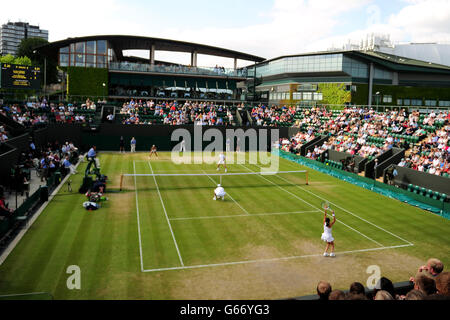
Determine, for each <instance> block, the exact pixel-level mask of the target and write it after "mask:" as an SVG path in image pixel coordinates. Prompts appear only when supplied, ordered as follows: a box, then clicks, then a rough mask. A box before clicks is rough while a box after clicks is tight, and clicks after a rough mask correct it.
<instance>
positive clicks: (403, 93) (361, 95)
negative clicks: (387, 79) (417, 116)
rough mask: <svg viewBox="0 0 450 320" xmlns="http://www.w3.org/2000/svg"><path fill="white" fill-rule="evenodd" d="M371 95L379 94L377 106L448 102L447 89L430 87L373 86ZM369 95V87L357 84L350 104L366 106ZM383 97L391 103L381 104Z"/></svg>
mask: <svg viewBox="0 0 450 320" xmlns="http://www.w3.org/2000/svg"><path fill="white" fill-rule="evenodd" d="M372 92H373V94H375V92H380V96H381V97H380V101H379V102H378V104H379V105H397V99H421V100H422V105H423V106H425V100H437V101H439V100H450V90H449V88H431V87H404V86H392V85H390V86H389V85H379V84H374V85H373V90H372ZM368 95H369V85H367V84H357V85H356V92H352V97H351V100H352V103H353V104H363V105H367V103H368ZM383 95H391V96H392V102H391V103H383V97H382V96H383Z"/></svg>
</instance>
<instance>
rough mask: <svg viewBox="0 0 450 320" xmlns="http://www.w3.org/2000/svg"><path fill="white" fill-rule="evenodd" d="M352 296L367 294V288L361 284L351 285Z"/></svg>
mask: <svg viewBox="0 0 450 320" xmlns="http://www.w3.org/2000/svg"><path fill="white" fill-rule="evenodd" d="M349 293H350V294H364V295H365V294H366V291H365V288H364V286H363V285H362V284H361V283H359V282H353V283H352V284H351V285H350V290H349Z"/></svg>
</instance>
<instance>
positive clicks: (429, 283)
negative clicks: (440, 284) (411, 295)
mask: <svg viewBox="0 0 450 320" xmlns="http://www.w3.org/2000/svg"><path fill="white" fill-rule="evenodd" d="M414 289H416V290H419V291H422V293H423V294H425V295H426V296H428V295H430V294H433V293H436V284H435V282H434V279H431V278H429V277H427V276H425V275H423V274H421V273H418V274H417V276H416V277H415V279H414Z"/></svg>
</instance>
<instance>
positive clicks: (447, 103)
mask: <svg viewBox="0 0 450 320" xmlns="http://www.w3.org/2000/svg"><path fill="white" fill-rule="evenodd" d="M439 107H450V101H445V100H442V101H439Z"/></svg>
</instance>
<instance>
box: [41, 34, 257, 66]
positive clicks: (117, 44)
mask: <svg viewBox="0 0 450 320" xmlns="http://www.w3.org/2000/svg"><path fill="white" fill-rule="evenodd" d="M93 40H107V41H108V42H109V43H110V45H111V47H112V48H113V50H114V52H115V53H116V56H117V58H118V59H119V60H120V59H122V58H123V50H150V48H151V47H152V45H154V46H155V50H163V51H175V52H188V53H191V52H194V51H195V52H197V53H198V54H206V55H214V56H219V57H225V58H237V59H241V60H246V61H253V62H261V61H264V60H265V58H262V57H258V56H255V55H251V54H247V53H243V52H238V51H234V50H229V49H224V48H219V47H213V46H208V45H204V44H198V43H191V42H185V41H178V40H170V39H160V38H150V37H141V36H129V35H96V36H87V37H77V38H67V39H65V40H60V41H55V42H51V43H49V44H46V45H44V46H41V47H38V48H36V49H37V50H38V51H40V52H42V53H43V54H46V55H48V56H51V57H53V58H56V57H57V55H58V50H59V49H60V48H62V47H65V46H68V45H69V44H71V43H75V42H82V41H93Z"/></svg>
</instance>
